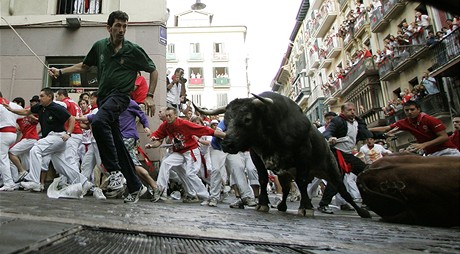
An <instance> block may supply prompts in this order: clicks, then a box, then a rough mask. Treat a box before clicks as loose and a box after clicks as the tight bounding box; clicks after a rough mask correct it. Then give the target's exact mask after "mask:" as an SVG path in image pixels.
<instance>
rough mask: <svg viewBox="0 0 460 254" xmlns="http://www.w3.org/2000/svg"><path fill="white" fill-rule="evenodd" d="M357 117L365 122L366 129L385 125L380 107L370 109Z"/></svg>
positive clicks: (385, 121)
mask: <svg viewBox="0 0 460 254" xmlns="http://www.w3.org/2000/svg"><path fill="white" fill-rule="evenodd" d="M359 117H360V118H361V119H363V120H364V122H366V124H367V127H368V128H372V127H377V126H384V125H386V123H387V119H386V118H385V114H384V113H383V110H382V108H381V107H375V108H371V109H369V110H367V111H365V112H364V113H362V114H361V115H359Z"/></svg>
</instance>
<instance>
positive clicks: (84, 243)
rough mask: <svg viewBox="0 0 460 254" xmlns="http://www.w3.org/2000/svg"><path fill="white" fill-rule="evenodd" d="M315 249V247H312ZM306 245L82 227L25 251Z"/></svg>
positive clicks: (297, 249) (270, 249)
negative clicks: (148, 233)
mask: <svg viewBox="0 0 460 254" xmlns="http://www.w3.org/2000/svg"><path fill="white" fill-rule="evenodd" d="M313 249H314V247H313ZM313 249H312V248H309V247H307V246H296V245H279V244H270V243H258V242H257V243H254V242H245V241H238V240H218V239H205V238H190V237H182V236H165V235H147V234H144V233H136V232H122V231H112V230H101V229H92V228H83V229H82V230H80V231H78V232H75V233H71V234H68V235H64V236H62V237H61V238H58V239H57V240H55V241H53V242H48V243H47V244H46V245H42V246H39V247H35V248H34V249H29V250H26V251H25V253H65V254H71V253H78V254H81V253H98V254H103V253H107V254H115V253H130V254H131V253H171V254H174V253H187V254H188V253H229V254H237V253H283V254H289V253H312V252H310V251H309V250H313Z"/></svg>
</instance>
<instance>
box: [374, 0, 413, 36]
mask: <svg viewBox="0 0 460 254" xmlns="http://www.w3.org/2000/svg"><path fill="white" fill-rule="evenodd" d="M405 2H406V1H405V0H381V3H382V7H381V8H379V9H376V10H374V11H373V12H372V15H371V16H370V23H371V29H372V32H374V33H377V32H381V31H382V30H383V29H384V28H385V26H386V24H388V23H389V21H390V20H391V19H393V18H394V17H395V16H396V15H397V14H398V13H399V12H401V11H402V10H403V9H404V5H405Z"/></svg>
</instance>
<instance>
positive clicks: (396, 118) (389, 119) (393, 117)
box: [386, 109, 406, 125]
mask: <svg viewBox="0 0 460 254" xmlns="http://www.w3.org/2000/svg"><path fill="white" fill-rule="evenodd" d="M404 118H406V114H405V113H404V110H402V109H400V110H398V111H396V112H395V113H394V114H393V115H391V116H387V117H386V119H387V125H390V124H393V123H396V121H399V120H401V119H404Z"/></svg>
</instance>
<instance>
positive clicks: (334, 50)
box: [326, 36, 342, 59]
mask: <svg viewBox="0 0 460 254" xmlns="http://www.w3.org/2000/svg"><path fill="white" fill-rule="evenodd" d="M341 51H342V40H341V38H339V37H336V36H332V37H330V38H329V39H328V40H327V41H326V57H327V58H331V59H332V58H335V57H336V56H337V55H339V54H340V52H341Z"/></svg>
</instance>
